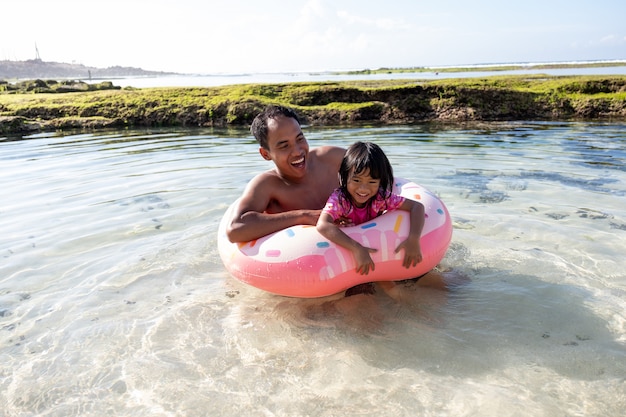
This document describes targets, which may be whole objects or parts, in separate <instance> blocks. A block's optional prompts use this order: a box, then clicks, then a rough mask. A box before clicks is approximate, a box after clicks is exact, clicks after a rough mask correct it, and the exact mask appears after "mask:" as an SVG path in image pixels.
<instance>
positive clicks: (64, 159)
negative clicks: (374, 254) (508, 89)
mask: <svg viewBox="0 0 626 417" xmlns="http://www.w3.org/2000/svg"><path fill="white" fill-rule="evenodd" d="M304 131H305V134H306V135H307V138H308V140H309V142H310V145H311V146H319V145H323V144H335V145H340V146H347V145H349V144H350V143H352V142H353V141H355V140H372V141H376V142H377V143H379V144H380V145H381V146H382V147H383V149H384V150H385V151H386V153H387V154H388V156H389V158H390V160H391V161H392V163H393V165H394V169H395V172H396V174H397V175H398V176H402V177H405V178H409V179H411V180H413V181H416V182H418V183H420V184H422V185H424V186H426V187H427V188H429V189H430V190H431V191H433V192H435V193H436V194H438V195H439V196H440V197H441V198H442V199H443V201H444V202H445V203H446V205H447V207H448V209H449V211H450V212H451V215H452V218H453V223H454V235H453V239H452V244H451V246H450V249H449V251H448V253H447V255H446V257H445V258H444V260H443V261H442V269H444V270H451V271H453V272H454V273H456V274H460V275H462V276H464V277H466V278H467V280H466V282H465V283H464V284H463V285H460V286H458V287H455V288H453V289H451V290H449V291H441V290H434V289H424V288H420V287H418V286H416V285H415V284H412V283H405V284H402V287H401V291H402V298H401V300H395V299H391V298H390V297H389V296H387V295H386V294H385V293H384V292H382V291H377V292H376V294H374V295H358V296H353V297H347V298H345V297H342V296H341V295H338V296H333V297H326V298H321V299H311V300H305V299H294V298H286V297H280V296H275V295H272V294H268V293H265V292H262V291H260V290H257V289H255V288H252V287H249V286H247V285H245V284H242V283H240V282H238V281H237V280H235V279H234V278H232V277H231V276H229V274H228V273H227V272H226V270H225V268H224V266H223V265H222V262H221V260H220V258H219V255H218V253H217V246H216V232H217V225H218V222H219V220H220V219H221V217H222V214H223V213H224V211H225V209H226V207H227V206H228V205H229V204H230V203H231V202H232V201H233V200H234V199H235V198H237V197H238V196H239V195H240V194H241V192H242V190H243V188H244V187H245V185H246V183H247V181H248V180H249V179H250V178H252V176H253V175H255V174H256V173H258V172H261V171H262V170H265V169H269V168H271V163H269V162H267V161H264V160H263V159H262V158H261V157H260V155H259V154H258V150H257V148H258V147H257V145H256V144H255V142H254V140H253V139H252V138H251V136H250V135H249V133H248V132H247V131H246V130H243V129H230V130H220V129H212V130H184V129H165V130H131V131H108V132H98V133H81V134H71V133H66V134H58V133H57V134H38V135H33V136H30V137H24V138H15V137H11V138H0V178H1V180H2V182H1V187H0V202H1V203H0V410H1V411H0V414H1V415H3V416H64V417H67V416H132V417H137V416H259V415H264V416H350V415H359V416H386V415H393V416H411V417H414V416H498V417H504V416H529V415H532V416H549V417H552V416H602V417H612V416H614V417H617V416H622V415H623V412H624V410H625V409H626V394H625V393H626V272H625V271H626V261H624V257H625V254H626V212H625V211H624V208H625V207H626V125H625V124H623V123H565V122H563V123H556V122H550V123H539V122H516V123H485V124H477V125H465V126H447V127H442V126H435V125H413V126H392V127H374V126H371V127H367V126H363V127H354V128H310V127H306V126H305V127H304Z"/></svg>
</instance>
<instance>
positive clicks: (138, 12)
mask: <svg viewBox="0 0 626 417" xmlns="http://www.w3.org/2000/svg"><path fill="white" fill-rule="evenodd" d="M625 22H626V1H624V0H595V1H593V0H589V1H580V0H567V1H561V0H541V1H536V0H525V1H516V2H513V1H502V0H493V1H492V0H485V1H480V0H474V1H471V0H459V1H446V0H430V1H422V0H397V1H396V0H378V1H371V0H345V1H344V0H328V1H327V0H308V1H297V0H293V1H289V0H255V1H246V0H242V1H237V0H230V1H218V0H174V1H172V0H2V2H0V60H13V61H18V60H27V59H33V58H36V56H37V55H36V49H35V48H37V50H38V51H39V57H40V58H41V59H42V60H44V61H51V62H67V63H77V64H83V65H86V66H90V67H98V68H107V67H110V66H117V65H119V66H128V67H138V68H142V69H145V70H153V71H166V72H178V73H193V74H222V73H229V74H242V73H262V72H307V71H326V70H354V69H376V68H407V67H440V66H462V65H476V64H495V63H541V62H563V61H595V60H626V23H625Z"/></svg>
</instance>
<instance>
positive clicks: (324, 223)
mask: <svg viewBox="0 0 626 417" xmlns="http://www.w3.org/2000/svg"><path fill="white" fill-rule="evenodd" d="M392 188H393V170H392V168H391V164H390V163H389V160H388V159H387V156H386V155H385V153H384V152H383V151H382V149H380V147H379V146H378V145H376V144H374V143H371V142H356V143H354V144H353V145H352V146H350V147H349V148H348V150H347V151H346V154H345V156H344V158H343V161H342V163H341V168H340V169H339V188H337V189H336V190H335V191H334V192H333V193H332V194H331V196H330V197H329V198H328V201H327V202H326V205H325V206H324V209H323V210H322V213H321V215H320V217H319V220H318V222H317V230H318V232H320V234H322V236H324V237H325V238H326V239H328V240H330V241H331V242H334V243H336V244H338V245H341V246H343V247H344V248H346V249H348V250H350V251H351V252H352V254H353V255H354V258H355V261H356V271H357V272H358V273H359V274H363V275H367V274H368V273H369V272H370V271H374V261H372V258H371V256H370V253H373V252H376V249H374V248H368V247H365V246H363V245H361V244H360V243H359V242H357V241H355V240H354V239H352V238H351V237H349V236H348V235H347V234H345V233H344V232H343V231H342V230H341V229H340V227H339V226H353V225H358V224H360V223H364V222H366V221H369V220H371V219H374V218H376V217H378V216H380V215H381V214H383V213H384V212H386V211H389V210H395V209H400V210H406V211H408V212H409V213H410V224H411V226H410V230H409V236H408V237H407V238H406V240H405V241H404V242H402V243H400V245H398V247H397V248H396V253H398V252H399V251H400V250H402V249H404V260H403V262H402V266H404V267H405V268H409V267H411V266H415V265H417V264H418V263H419V262H421V261H422V250H421V248H420V235H421V233H422V228H423V227H424V206H423V205H422V204H421V203H419V202H417V201H413V200H410V199H406V198H404V197H402V196H400V195H397V194H393V193H392V192H391V191H392Z"/></svg>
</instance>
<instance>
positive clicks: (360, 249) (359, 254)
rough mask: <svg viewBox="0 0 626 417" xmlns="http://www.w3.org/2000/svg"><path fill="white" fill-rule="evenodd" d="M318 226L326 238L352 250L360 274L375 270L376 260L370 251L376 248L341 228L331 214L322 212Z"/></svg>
mask: <svg viewBox="0 0 626 417" xmlns="http://www.w3.org/2000/svg"><path fill="white" fill-rule="evenodd" d="M316 227H317V231H318V232H319V233H320V234H321V235H322V236H324V237H325V238H326V239H328V240H330V241H331V242H333V243H335V244H337V245H339V246H343V247H344V248H346V249H348V250H349V251H350V252H352V255H353V256H354V260H355V262H356V271H357V272H358V273H359V274H362V275H367V274H368V273H369V272H370V271H373V270H374V261H373V260H372V257H371V256H370V253H373V252H376V249H373V248H366V247H365V246H363V245H361V244H360V243H359V242H357V241H356V240H354V239H352V238H351V237H350V236H348V235H347V234H345V233H344V232H343V231H342V230H341V228H339V227H338V226H337V225H336V224H335V223H334V221H333V218H332V216H331V215H330V214H328V213H324V212H322V214H321V215H320V218H319V219H318V221H317V226H316Z"/></svg>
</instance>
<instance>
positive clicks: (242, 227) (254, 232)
mask: <svg viewBox="0 0 626 417" xmlns="http://www.w3.org/2000/svg"><path fill="white" fill-rule="evenodd" d="M250 130H251V131H252V134H253V135H254V137H255V138H256V140H257V141H258V142H259V145H260V148H259V153H260V154H261V156H262V157H263V158H264V159H266V160H268V161H272V162H274V168H272V169H270V170H268V171H265V172H263V173H261V174H259V175H257V176H256V177H254V178H253V179H252V180H251V181H250V182H249V183H248V185H247V187H246V189H245V190H244V192H243V195H242V196H241V198H240V200H239V204H238V206H237V208H236V209H235V211H234V214H233V218H232V219H231V223H230V226H229V227H228V229H227V231H226V234H227V236H228V239H229V240H230V241H231V242H247V241H250V240H253V239H257V238H260V237H262V236H265V235H267V234H270V233H273V232H276V231H278V230H282V229H284V228H286V227H290V226H294V225H297V224H309V225H315V224H317V219H318V218H319V215H320V213H321V209H322V208H323V207H324V204H325V203H326V200H327V199H328V196H329V195H330V194H331V193H332V191H333V190H334V189H335V188H337V187H338V186H339V178H338V172H339V166H340V165H341V160H342V158H343V155H344V153H345V149H343V148H339V147H336V146H321V147H318V148H314V149H309V145H308V143H307V141H306V138H305V137H304V134H303V133H302V130H301V129H300V121H299V119H298V116H297V115H296V113H295V112H294V111H292V110H291V109H288V108H285V107H282V106H269V107H267V108H266V109H265V110H264V111H263V112H261V113H260V114H259V115H258V116H257V117H256V118H255V119H254V121H253V122H252V126H251V128H250Z"/></svg>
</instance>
